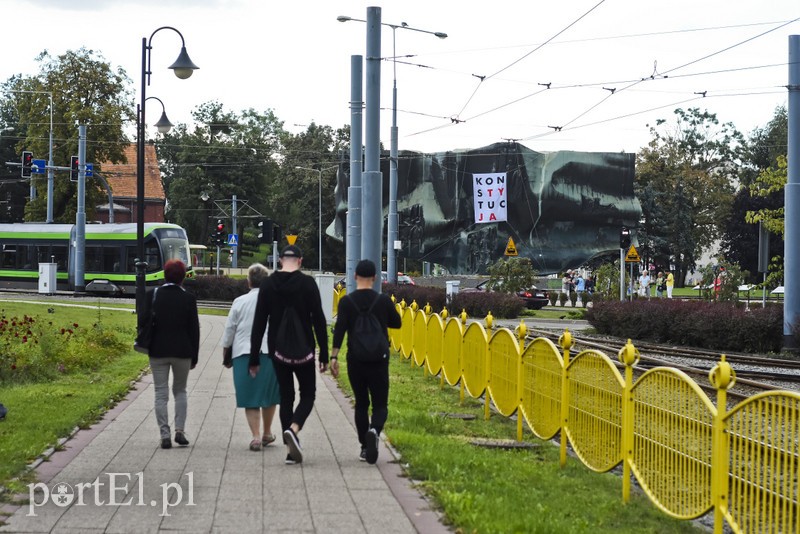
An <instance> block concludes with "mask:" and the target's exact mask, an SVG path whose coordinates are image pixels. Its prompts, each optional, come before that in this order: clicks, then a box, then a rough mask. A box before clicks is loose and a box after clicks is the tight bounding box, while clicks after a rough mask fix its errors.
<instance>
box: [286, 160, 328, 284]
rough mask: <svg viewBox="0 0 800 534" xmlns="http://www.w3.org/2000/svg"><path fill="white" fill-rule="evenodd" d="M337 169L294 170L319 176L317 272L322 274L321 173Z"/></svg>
mask: <svg viewBox="0 0 800 534" xmlns="http://www.w3.org/2000/svg"><path fill="white" fill-rule="evenodd" d="M336 168H338V167H336V166H334V167H325V168H324V169H312V168H311V167H301V166H299V165H297V166H295V169H297V170H301V171H312V172H315V173H317V174H318V175H319V272H320V274H322V173H323V172H325V171H330V170H332V169H336Z"/></svg>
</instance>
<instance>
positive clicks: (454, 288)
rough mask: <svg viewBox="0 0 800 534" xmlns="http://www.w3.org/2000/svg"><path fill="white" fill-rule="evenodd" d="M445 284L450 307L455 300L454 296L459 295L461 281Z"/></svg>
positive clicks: (450, 281)
mask: <svg viewBox="0 0 800 534" xmlns="http://www.w3.org/2000/svg"><path fill="white" fill-rule="evenodd" d="M444 284H445V286H446V287H445V296H446V297H447V304H448V305H449V304H450V302H452V300H453V295H456V294H457V293H458V290H459V287H460V286H461V280H447V281H446V282H445V283H444Z"/></svg>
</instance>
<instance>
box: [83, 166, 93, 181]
mask: <svg viewBox="0 0 800 534" xmlns="http://www.w3.org/2000/svg"><path fill="white" fill-rule="evenodd" d="M84 176H86V177H87V178H91V177H92V176H94V163H87V164H86V174H85V175H84Z"/></svg>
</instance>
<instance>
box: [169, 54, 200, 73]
mask: <svg viewBox="0 0 800 534" xmlns="http://www.w3.org/2000/svg"><path fill="white" fill-rule="evenodd" d="M169 68H170V69H172V70H173V71H174V72H175V76H177V77H178V78H180V79H181V80H185V79H186V78H188V77H189V76H191V75H192V73H193V72H194V71H196V70H197V69H199V68H200V67H198V66H197V65H195V64H194V63H192V60H191V59H190V58H189V53H188V52H186V47H185V46H182V47H181V53H180V54H179V55H178V59H176V60H175V63H173V64H172V65H170V66H169Z"/></svg>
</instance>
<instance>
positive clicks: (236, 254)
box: [230, 195, 239, 269]
mask: <svg viewBox="0 0 800 534" xmlns="http://www.w3.org/2000/svg"><path fill="white" fill-rule="evenodd" d="M236 209H237V207H236V195H232V197H231V233H232V234H233V235H236V234H237V232H236ZM230 246H231V248H232V249H233V258H232V260H231V267H232V268H234V269H236V268H238V267H239V261H238V260H239V244H238V243H237V244H236V246H235V247H234V246H233V245H230Z"/></svg>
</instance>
